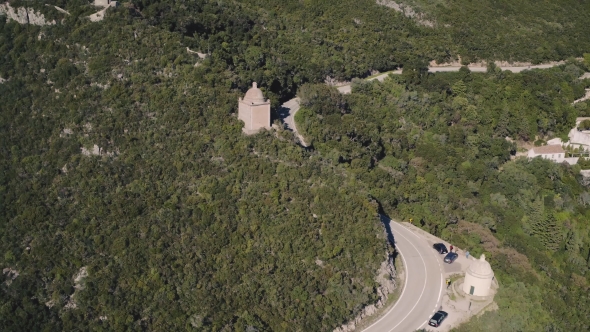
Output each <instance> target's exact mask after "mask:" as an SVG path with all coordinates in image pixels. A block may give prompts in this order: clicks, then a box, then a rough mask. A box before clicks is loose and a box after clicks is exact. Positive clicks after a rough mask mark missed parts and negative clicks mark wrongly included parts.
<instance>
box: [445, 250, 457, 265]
mask: <svg viewBox="0 0 590 332" xmlns="http://www.w3.org/2000/svg"><path fill="white" fill-rule="evenodd" d="M457 257H459V255H458V254H457V253H456V252H450V253H448V254H447V255H446V256H445V263H449V264H451V263H452V262H454V261H455V259H457Z"/></svg>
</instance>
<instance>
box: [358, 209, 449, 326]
mask: <svg viewBox="0 0 590 332" xmlns="http://www.w3.org/2000/svg"><path fill="white" fill-rule="evenodd" d="M381 218H384V220H382V221H384V222H386V223H389V225H390V227H391V232H392V233H393V237H394V239H395V246H396V248H397V250H398V252H399V254H400V256H401V258H402V262H403V264H404V270H405V271H404V274H405V275H404V279H405V283H404V286H403V290H402V293H401V296H400V297H399V299H398V300H397V302H396V303H395V304H394V305H393V307H391V309H389V311H388V312H387V313H386V314H385V315H384V316H383V317H381V318H380V319H379V320H377V321H376V322H375V323H373V325H371V326H369V327H368V328H366V329H365V330H363V331H364V332H410V331H415V330H417V329H420V328H422V327H425V326H426V325H427V322H428V320H429V319H430V317H431V316H432V314H433V313H434V312H435V311H437V310H438V309H439V306H440V304H441V299H442V291H443V275H444V270H443V267H442V259H441V257H439V255H438V254H437V253H436V251H435V250H434V249H432V248H431V247H430V245H429V244H428V243H427V242H426V240H425V239H423V238H421V237H419V236H418V235H416V234H414V233H413V232H412V231H410V230H409V229H407V228H406V227H404V226H403V225H402V224H400V223H397V222H395V221H392V220H391V219H388V218H387V217H385V216H382V217H381Z"/></svg>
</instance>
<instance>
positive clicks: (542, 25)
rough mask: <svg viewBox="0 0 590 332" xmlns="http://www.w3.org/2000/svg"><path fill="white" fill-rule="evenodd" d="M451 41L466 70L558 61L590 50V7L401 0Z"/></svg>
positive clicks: (566, 1)
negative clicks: (481, 64) (485, 63)
mask: <svg viewBox="0 0 590 332" xmlns="http://www.w3.org/2000/svg"><path fill="white" fill-rule="evenodd" d="M397 2H398V3H403V4H406V5H410V6H412V8H414V10H416V11H418V12H421V13H423V14H424V15H425V17H426V18H427V19H429V20H431V21H433V22H435V26H436V27H437V29H438V30H441V31H445V32H446V33H447V34H449V36H450V37H451V40H452V42H453V43H454V44H456V45H458V49H457V50H456V51H457V53H458V54H460V55H461V60H462V62H464V63H465V64H467V63H469V62H471V61H475V60H477V59H494V60H512V61H532V62H533V63H540V62H547V61H555V60H556V59H564V58H567V57H568V56H576V57H581V56H582V54H583V53H584V52H588V50H589V49H590V39H589V38H587V37H586V36H588V35H590V25H589V24H588V22H589V21H590V3H588V2H586V1H576V0H559V1H543V2H539V1H534V0H521V1H494V0H479V1H445V0H398V1H397Z"/></svg>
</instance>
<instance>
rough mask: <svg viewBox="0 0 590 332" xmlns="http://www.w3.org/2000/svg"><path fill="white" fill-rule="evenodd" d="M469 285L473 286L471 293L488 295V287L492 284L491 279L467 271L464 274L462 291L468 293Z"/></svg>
mask: <svg viewBox="0 0 590 332" xmlns="http://www.w3.org/2000/svg"><path fill="white" fill-rule="evenodd" d="M471 286H473V287H474V289H473V295H475V296H488V295H489V294H490V287H491V286H492V279H480V278H477V277H474V276H472V275H471V274H469V272H467V273H466V274H465V281H464V282H463V291H464V292H465V293H467V294H470V291H471Z"/></svg>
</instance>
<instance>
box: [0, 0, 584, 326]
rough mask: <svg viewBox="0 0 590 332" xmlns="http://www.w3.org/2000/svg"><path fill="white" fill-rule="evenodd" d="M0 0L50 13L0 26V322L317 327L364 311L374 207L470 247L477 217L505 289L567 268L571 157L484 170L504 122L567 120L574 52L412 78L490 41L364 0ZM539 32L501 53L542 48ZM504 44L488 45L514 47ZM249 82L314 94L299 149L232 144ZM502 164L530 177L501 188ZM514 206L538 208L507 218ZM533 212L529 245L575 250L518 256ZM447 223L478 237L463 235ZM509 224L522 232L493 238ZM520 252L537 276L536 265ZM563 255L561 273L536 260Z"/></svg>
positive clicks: (372, 259) (578, 208) (541, 125)
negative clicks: (539, 68) (352, 82)
mask: <svg viewBox="0 0 590 332" xmlns="http://www.w3.org/2000/svg"><path fill="white" fill-rule="evenodd" d="M11 4H12V6H14V7H18V6H27V7H32V8H34V9H35V10H38V11H40V12H42V13H43V14H44V15H45V17H46V18H47V19H48V20H55V21H56V22H57V24H56V25H53V26H43V27H38V26H34V25H19V24H17V23H15V22H7V21H6V19H5V17H3V16H0V78H2V80H0V81H2V82H1V83H0V142H1V143H0V238H1V241H0V253H2V255H0V265H1V267H2V269H3V278H4V280H3V281H4V282H3V283H2V284H0V301H1V304H0V329H1V330H8V331H34V330H48V331H59V330H74V329H80V330H101V329H102V330H163V331H168V330H171V331H173V330H191V329H192V330H203V331H220V330H223V329H226V330H236V331H244V330H248V329H250V330H252V329H253V328H254V329H257V330H258V331H265V330H274V331H283V330H293V331H331V330H332V329H333V328H334V327H335V326H338V325H340V324H342V323H343V322H346V321H347V320H349V319H351V318H352V317H354V315H355V314H356V313H358V312H359V310H360V309H361V308H362V307H363V306H364V305H366V304H370V303H375V301H376V294H377V292H376V284H375V282H374V274H375V272H376V269H377V268H378V267H379V265H380V263H381V262H382V261H383V260H384V259H385V258H386V257H385V255H386V249H387V245H386V242H385V238H384V236H383V230H382V228H381V226H380V225H379V221H378V219H377V218H376V214H377V212H378V209H379V206H380V205H381V206H382V207H383V208H384V209H385V211H386V212H388V213H390V214H393V215H398V216H400V217H407V216H410V215H415V216H417V217H415V218H422V219H423V220H424V227H425V228H428V229H429V230H431V231H432V232H434V233H436V234H441V235H442V236H444V237H446V238H451V239H453V240H454V241H457V243H458V244H460V245H465V246H474V248H475V249H474V251H475V252H477V250H480V251H483V250H486V251H492V250H491V249H488V248H487V247H485V246H482V245H480V246H479V247H478V246H477V241H478V239H481V238H482V237H483V236H484V235H482V234H487V233H483V232H484V231H485V232H487V230H486V229H491V230H492V231H495V232H496V234H495V236H496V237H497V239H498V241H502V242H501V243H504V244H505V245H504V246H500V248H503V249H502V250H506V251H501V250H500V249H499V250H500V253H497V252H493V255H495V256H494V257H496V258H495V260H494V261H493V262H494V264H495V267H496V268H497V269H500V270H503V271H505V272H504V273H505V276H506V278H507V279H508V280H515V281H516V280H518V281H523V282H526V283H527V284H526V285H537V287H541V286H545V285H550V286H551V287H558V286H556V285H555V284H549V283H547V277H545V275H549V274H551V275H553V276H554V275H556V273H562V274H559V275H560V276H562V279H559V282H560V283H559V285H561V286H563V285H565V286H566V287H570V285H569V284H568V283H567V281H568V280H575V281H576V282H577V283H580V282H582V281H580V280H586V279H584V278H585V277H584V272H585V270H583V267H584V266H585V265H584V264H585V262H586V261H585V255H586V253H587V248H588V245H587V244H588V241H587V238H588V237H587V235H588V234H587V232H586V228H585V227H586V226H585V224H584V223H583V222H582V221H583V218H582V217H580V216H583V215H585V214H586V208H585V204H586V200H587V197H586V196H584V193H585V191H584V189H583V188H581V187H579V185H577V183H576V181H575V174H577V173H576V172H575V171H576V170H575V169H567V168H564V167H562V166H559V165H553V166H552V167H553V168H550V167H549V166H546V165H545V164H544V163H541V164H542V165H544V166H543V167H548V169H550V170H551V173H550V176H551V177H550V179H551V181H549V180H547V179H546V178H545V177H544V176H545V175H543V174H542V173H538V172H539V169H544V168H541V167H536V166H530V165H528V164H526V163H512V164H503V163H504V162H505V161H507V160H508V158H509V153H510V151H511V149H513V146H512V145H511V144H509V143H507V142H506V141H505V140H504V139H503V138H504V136H503V135H510V136H512V137H513V138H515V139H516V138H521V139H532V138H533V137H534V136H535V135H536V134H538V133H541V134H551V132H554V133H562V132H563V130H564V129H565V128H569V126H570V125H571V122H572V119H573V118H575V116H576V111H575V110H573V109H572V108H571V107H569V106H568V105H569V103H570V102H571V101H572V100H573V98H574V97H576V98H577V97H579V95H580V94H581V93H582V90H583V86H582V85H581V84H580V83H575V80H574V78H575V77H576V75H578V74H579V73H580V71H581V68H579V67H576V65H570V66H568V67H564V68H561V69H559V71H554V72H549V73H538V72H536V73H527V74H523V75H511V74H506V73H495V72H492V73H490V74H489V75H487V76H481V77H480V76H478V77H476V76H474V75H471V74H469V73H466V72H462V73H460V74H452V75H449V76H434V77H426V76H424V75H425V74H424V72H423V65H424V64H425V63H427V62H428V61H430V60H437V61H439V62H443V61H447V60H450V59H452V58H453V57H454V56H456V55H463V50H465V49H469V50H470V52H471V53H469V54H472V55H473V57H476V56H477V57H479V58H488V57H489V56H492V55H490V54H489V53H486V52H484V51H478V50H479V49H477V48H470V46H469V45H470V44H469V43H470V42H471V41H470V40H471V39H461V38H455V39H453V38H454V37H452V35H449V33H448V29H449V28H448V27H445V26H442V27H440V26H436V27H434V28H430V27H424V26H421V25H417V24H416V22H415V21H414V20H413V19H411V18H407V17H405V16H404V15H402V14H400V13H398V12H396V11H394V10H392V9H389V8H386V7H383V6H379V5H377V4H376V3H375V1H373V0H360V1H359V0H355V1H352V0H340V1H336V0H327V1H299V0H287V1H283V0H281V1H279V0H269V1H262V0H243V1H206V0H196V1H182V0H176V1H150V0H134V1H131V2H123V3H121V5H120V6H119V7H117V8H110V9H108V11H107V15H106V18H105V20H103V21H101V22H95V23H93V22H90V21H89V20H88V18H87V16H88V15H90V14H92V13H94V12H96V11H97V8H95V7H93V6H91V5H90V4H89V1H85V0H75V1H65V0H54V1H47V2H46V3H41V2H33V1H24V0H18V1H11ZM45 4H50V5H57V6H60V7H61V8H63V9H65V10H67V11H68V12H69V15H68V14H64V13H61V12H59V11H57V10H56V9H55V8H53V7H51V6H45ZM580 6H584V5H583V4H580ZM578 8H583V7H578ZM498 15H501V13H500V14H498ZM580 15H583V14H580ZM576 22H577V21H576ZM451 28H452V27H451ZM507 28H508V26H507ZM574 29H577V31H578V33H581V34H583V33H585V32H584V31H585V30H584V28H582V27H580V26H579V25H576V24H574ZM541 42H542V40H540V39H539V38H535V39H531V40H529V44H526V45H527V47H523V49H525V48H530V47H529V46H530V45H531V44H530V43H533V46H534V47H533V48H536V47H540V46H543V47H546V48H547V49H549V50H556V49H557V48H558V46H559V45H560V42H559V41H554V40H553V41H552V40H548V41H547V42H546V43H543V44H541ZM582 42H583V39H580V43H582ZM482 43H483V44H482V46H481V47H482V48H481V50H485V49H486V47H487V46H486V45H495V44H492V43H491V42H488V41H486V40H485V39H484V40H482ZM523 45H524V44H523ZM531 47H532V46H531ZM581 47H582V46H580V48H575V47H572V46H571V45H570V44H567V47H566V50H567V51H566V52H561V53H558V54H557V55H556V56H557V58H554V59H551V60H561V59H563V58H565V57H568V56H581V53H580V52H579V51H580V49H581ZM187 48H188V49H189V50H192V51H195V52H196V51H198V52H201V53H205V54H206V57H205V59H202V58H201V57H199V55H198V54H196V53H193V52H189V50H187ZM503 50H504V51H500V53H498V54H493V56H494V57H497V59H499V60H505V59H512V58H514V56H513V55H512V53H509V52H507V50H506V49H503ZM469 54H466V55H469ZM516 58H517V59H518V60H531V61H537V58H535V57H534V56H533V55H532V54H529V53H523V54H521V55H519V56H518V57H516ZM398 66H404V67H405V68H406V69H407V70H406V74H405V75H404V77H403V81H400V82H398V83H395V82H389V83H384V84H383V85H381V84H377V83H375V85H359V86H355V91H356V92H355V93H354V94H353V95H351V96H345V97H343V96H340V95H339V94H338V93H337V92H336V91H335V90H329V89H328V88H327V87H324V86H323V85H322V86H314V85H309V86H306V85H305V84H307V83H321V82H323V81H324V80H325V79H326V77H331V78H335V79H350V78H352V77H356V76H366V75H369V74H370V73H371V72H372V71H374V70H379V71H384V70H390V69H394V68H396V67H398ZM411 68H414V69H416V70H415V71H413V70H409V69H411ZM582 69H584V68H582ZM252 81H256V82H258V83H259V86H261V87H262V89H263V90H264V93H265V95H266V96H268V97H269V98H270V99H271V101H272V105H273V107H274V109H276V107H277V106H278V105H279V104H280V102H282V101H285V100H288V99H290V98H292V97H293V96H294V95H295V93H296V92H297V91H298V90H301V93H302V94H305V90H306V89H311V91H315V90H317V91H318V92H317V93H318V94H319V95H320V96H326V97H328V96H329V98H326V99H322V98H315V99H314V98H311V97H310V98H308V100H307V101H306V105H307V106H306V107H308V109H309V111H308V112H306V111H302V112H301V115H302V116H304V117H306V119H307V120H305V119H304V120H305V121H309V122H308V123H306V124H305V125H304V126H305V129H306V130H308V134H309V136H310V137H313V139H314V149H308V150H302V149H301V148H299V147H298V146H297V145H296V143H295V138H294V136H293V135H292V133H290V132H288V131H283V130H280V129H279V130H276V131H273V132H270V133H264V134H260V135H257V136H253V137H245V136H243V135H242V133H241V126H242V124H241V123H240V122H239V121H238V120H237V119H236V116H235V114H234V113H235V112H236V108H237V99H238V97H239V96H242V95H243V93H244V92H245V90H246V89H247V87H249V86H250V85H251V82H252ZM459 81H461V82H462V83H459ZM314 89H315V90H314ZM527 90H528V94H527V93H526V91H527ZM308 96H309V95H308ZM451 97H452V98H451ZM484 97H485V98H484ZM489 98H492V99H491V100H489ZM494 98H495V99H494ZM577 107H578V109H577V112H578V113H579V114H582V112H587V109H586V108H585V107H586V105H585V104H583V103H580V104H579V106H577ZM516 108H518V110H516ZM539 110H540V111H539ZM313 112H316V113H318V114H320V115H322V117H323V118H322V119H320V118H315V117H314V116H313V115H314V113H313ZM406 113H407V114H406ZM355 114H356V115H355ZM402 115H403V117H402ZM359 119H360V120H362V121H360V120H359ZM320 121H322V122H321V125H322V127H320V126H319V124H320ZM359 126H361V127H359ZM445 144H446V145H445ZM441 146H443V147H444V148H443V149H441ZM455 149H459V150H457V151H455ZM441 151H445V154H442V153H441ZM454 151H455V152H454ZM457 156H461V157H460V158H459V157H457ZM440 158H449V160H447V162H443V161H441V160H440ZM452 158H454V159H452ZM451 159H452V160H451ZM499 169H504V170H506V172H504V173H502V172H499ZM435 170H436V171H435ZM531 172H532V173H531ZM529 173H530V174H529ZM502 174H508V175H506V178H503V177H502V176H504V175H502ZM522 174H528V175H526V176H525V177H524V179H525V180H522V181H527V182H526V184H527V185H530V188H529V189H528V190H529V191H527V192H526V193H524V194H522V193H520V191H518V190H517V189H515V188H512V187H511V188H512V189H510V190H509V189H504V188H503V186H505V185H506V186H507V185H508V184H512V183H513V179H518V180H519V181H521V180H520V178H521V176H522ZM531 174H532V175H531ZM484 179H485V181H484ZM435 184H436V185H435ZM492 184H493V185H492ZM494 186H495V187H494ZM439 187H440V189H439ZM517 188H518V189H521V188H520V186H519V187H517ZM539 188H541V189H539ZM490 193H493V195H492V194H490ZM492 197H494V198H493V199H492ZM547 197H551V198H547ZM516 198H518V199H519V201H518V204H522V206H525V207H527V208H530V209H536V210H535V211H537V212H536V213H537V214H536V215H535V216H537V217H539V218H540V219H539V218H537V219H531V218H532V217H530V214H526V215H525V214H524V213H522V214H519V213H520V212H518V213H517V212H515V211H519V210H518V209H514V210H511V209H507V208H506V207H514V206H516V205H514V204H517V203H515V201H514V200H513V199H516ZM488 200H489V201H488ZM521 200H522V203H520V202H521ZM551 202H553V203H551ZM493 204H499V205H498V206H500V207H497V208H495V209H491V208H490V209H491V210H490V211H488V206H495V205H493ZM509 204H512V205H509ZM470 211H471V212H470ZM549 212H552V213H553V215H554V216H555V225H556V226H555V228H551V229H554V231H553V232H554V233H550V234H549V235H551V234H562V235H563V236H564V237H565V238H567V239H570V238H572V237H571V236H573V238H572V239H574V240H572V241H574V242H571V241H570V242H571V243H576V244H575V245H574V244H572V245H570V247H568V248H570V249H567V250H566V249H562V248H564V246H562V245H561V242H560V245H559V246H558V251H555V252H554V254H552V255H550V254H537V251H534V250H533V249H528V250H533V251H532V252H531V253H529V252H528V251H527V252H525V251H526V250H527V249H526V248H539V247H540V246H541V245H542V244H543V243H545V242H547V241H549V240H551V239H552V237H550V236H549V237H548V235H547V234H545V235H539V234H540V233H539V234H537V233H535V232H538V223H539V222H545V220H548V222H549V223H550V224H551V225H553V224H552V223H553V221H552V220H553V219H550V218H549V217H548V218H549V219H544V217H545V216H550V215H551V213H549ZM502 213H515V214H514V215H509V216H504V215H503V214H502ZM525 216H528V217H527V218H528V219H527V218H524V217H525ZM540 216H543V218H541V217H540ZM523 218H524V219H523ZM504 219H506V221H505V220H504ZM459 220H461V222H462V220H467V221H469V222H472V223H475V224H477V225H479V224H482V225H485V227H487V228H483V230H482V231H481V232H480V233H481V234H480V233H475V234H479V235H477V236H475V235H473V234H474V232H473V231H471V228H469V227H472V226H473V225H472V224H462V223H461V222H459ZM523 220H524V221H523ZM566 221H567V222H566ZM455 222H456V223H455ZM521 222H522V223H523V225H525V224H530V227H529V228H528V230H525V231H524V232H523V233H518V232H515V233H514V235H511V236H512V238H511V237H509V236H508V234H510V232H508V231H507V230H508V229H511V227H512V228H516V229H518V225H520V224H519V223H521ZM525 222H526V223H525ZM461 225H463V226H464V227H467V228H460V227H459V226H461ZM569 230H571V232H569V233H568V231H569ZM464 231H465V232H469V236H467V235H462V232H464ZM584 232H586V233H584ZM568 234H575V235H571V236H570V235H568ZM522 239H524V240H523V241H521V240H522ZM548 239H549V240H548ZM525 240H526V241H528V242H530V243H533V245H531V246H530V247H526V248H524V249H523V248H520V247H517V244H523V243H528V242H525ZM510 241H512V242H510ZM535 241H536V242H535ZM544 241H545V242H544ZM551 241H553V240H551ZM568 241H569V240H568ZM494 243H495V242H494ZM510 243H517V244H510ZM567 243H569V242H567ZM550 244H551V245H552V246H556V244H555V243H553V242H551V243H550ZM511 246H512V247H511ZM535 246H537V247H535ZM478 248H479V249H478ZM572 248H573V249H572ZM516 250H519V251H520V252H525V254H526V255H529V254H530V255H531V256H530V258H529V259H530V260H531V261H532V262H534V264H535V265H533V264H532V263H531V265H530V268H529V265H527V262H528V260H527V258H526V257H524V256H522V255H520V254H517V251H516ZM540 252H543V251H542V250H541V251H540ZM501 255H506V257H509V258H510V260H502V259H501V258H502V257H503V256H501ZM560 255H561V256H560ZM537 259H540V260H541V259H544V260H542V262H543V264H544V265H543V266H546V267H547V269H550V268H553V269H555V270H548V272H547V271H546V272H539V268H538V264H537V263H536V262H537ZM570 260H573V261H574V262H576V263H575V264H571V266H579V269H580V270H575V271H574V272H575V273H576V274H575V275H574V274H571V273H570V274H568V272H567V271H568V270H567V268H568V267H566V266H561V265H559V264H558V262H559V263H562V262H563V264H565V262H566V261H567V262H569V261H570ZM502 262H505V263H506V264H507V265H506V266H503V265H500V266H499V265H497V264H502ZM554 262H555V263H554ZM521 265H522V266H524V268H523V269H524V270H522V271H521V270H520V269H521ZM571 268H572V269H573V267H571ZM513 270H514V271H517V272H514V271H513ZM519 271H520V272H519ZM555 271H558V272H555ZM503 276H504V275H503ZM570 277H571V279H568V278H570ZM534 278H537V279H534ZM584 282H585V281H584ZM575 285H577V284H575ZM527 287H528V286H527ZM531 287H533V286H531ZM572 287H574V286H572ZM575 287H582V286H575ZM506 289H509V288H506ZM551 289H552V290H554V291H553V293H552V294H553V295H554V296H556V297H558V296H562V295H563V294H562V293H560V292H561V291H562V288H551ZM575 289H579V288H575ZM534 291H535V290H534V289H533V290H531V292H534ZM566 294H571V293H566ZM580 294H583V293H580ZM562 297H563V296H562ZM530 299H531V297H527V298H525V300H527V301H528V300H530ZM543 308H546V306H544V307H543ZM543 310H547V309H543ZM501 312H502V311H501ZM574 313H576V315H577V314H579V315H580V316H579V317H581V315H582V313H583V312H582V311H579V312H574ZM550 317H552V319H553V320H555V319H556V318H555V317H556V316H555V315H552V316H550ZM576 317H578V316H576ZM552 322H553V321H552ZM570 322H572V320H569V319H568V320H566V323H568V324H569V323H570ZM562 323H563V322H562ZM562 323H559V322H555V324H562ZM566 323H563V324H564V325H563V326H571V325H567V324H566ZM557 326H561V325H557Z"/></svg>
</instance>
